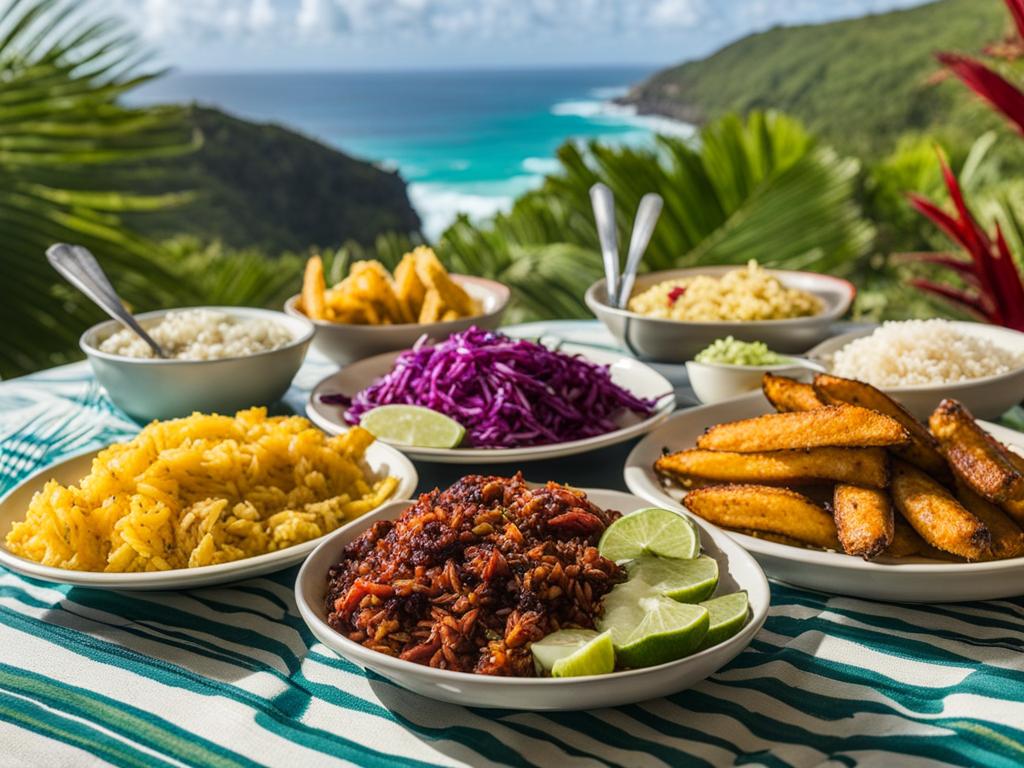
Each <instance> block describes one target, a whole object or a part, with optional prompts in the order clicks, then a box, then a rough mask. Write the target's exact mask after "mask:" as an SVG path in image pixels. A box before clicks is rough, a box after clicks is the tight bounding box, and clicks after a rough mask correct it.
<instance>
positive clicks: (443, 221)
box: [409, 174, 543, 240]
mask: <svg viewBox="0 0 1024 768" xmlns="http://www.w3.org/2000/svg"><path fill="white" fill-rule="evenodd" d="M542 180H543V177H542V176H538V175H534V174H530V175H521V176H513V177H511V178H509V179H506V180H503V181H500V182H481V183H476V184H444V183H442V182H413V183H412V184H410V185H409V202H411V203H412V206H413V208H415V209H416V212H417V213H418V214H419V216H420V221H421V230H422V231H423V234H424V235H425V236H426V237H427V238H428V239H429V240H435V239H437V238H438V237H439V236H440V235H441V233H442V232H444V230H445V229H446V228H447V227H448V225H449V224H451V223H452V222H453V221H455V217H456V216H457V215H458V214H460V213H464V214H466V215H467V216H469V218H470V220H472V221H475V222H478V221H482V220H484V219H488V218H490V217H491V216H494V214H496V213H501V212H503V211H508V210H509V209H510V208H511V207H512V203H513V202H515V199H516V198H517V197H518V196H519V195H521V194H522V193H523V192H525V191H526V190H528V189H531V188H532V187H535V186H537V185H538V184H539V183H540V182H541V181H542Z"/></svg>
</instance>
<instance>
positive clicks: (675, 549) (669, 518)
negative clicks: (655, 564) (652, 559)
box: [598, 509, 700, 562]
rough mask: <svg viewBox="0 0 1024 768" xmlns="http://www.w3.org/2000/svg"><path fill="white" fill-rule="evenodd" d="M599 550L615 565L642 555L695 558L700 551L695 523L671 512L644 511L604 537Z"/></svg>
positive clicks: (627, 517) (617, 524) (615, 525)
mask: <svg viewBox="0 0 1024 768" xmlns="http://www.w3.org/2000/svg"><path fill="white" fill-rule="evenodd" d="M598 549H599V550H600V552H601V554H602V555H603V556H604V557H607V558H608V559H609V560H614V561H615V562H622V561H623V560H632V559H633V558H635V557H640V556H641V555H661V556H662V557H674V558H678V559H684V560H685V559H691V558H694V557H696V556H697V553H698V552H700V537H699V536H698V535H697V529H696V528H694V526H693V524H692V523H691V522H690V521H689V520H687V519H686V518H685V517H683V516H682V515H677V514H676V513H675V512H669V511H668V510H667V509H644V510H641V511H639V512H634V513H633V514H631V515H625V516H623V517H620V518H619V519H618V520H616V521H615V522H614V523H612V524H611V525H609V526H608V529H607V530H606V531H605V532H604V535H603V536H601V543H600V544H598Z"/></svg>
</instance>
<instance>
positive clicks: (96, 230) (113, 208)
mask: <svg viewBox="0 0 1024 768" xmlns="http://www.w3.org/2000/svg"><path fill="white" fill-rule="evenodd" d="M91 10H92V9H91V7H89V6H88V5H87V4H82V3H78V2H74V1H73V0H11V1H10V2H7V3H6V4H4V5H3V6H2V7H0V77H2V78H3V88H2V89H0V270H2V271H3V274H4V275H5V276H9V279H8V280H5V281H4V282H3V285H2V286H0V324H2V325H3V327H4V328H7V329H16V332H9V333H5V334H4V338H3V341H2V343H0V373H2V374H3V375H5V376H7V375H11V374H16V373H19V372H22V371H25V370H31V369H33V368H36V367H39V366H40V365H45V364H52V363H54V362H61V361H63V359H65V358H66V356H67V354H68V350H73V349H75V347H76V342H77V337H78V334H79V333H80V331H81V329H82V328H83V327H84V326H85V325H87V324H88V323H89V322H92V321H94V320H95V319H97V318H98V317H99V313H98V311H97V310H95V309H94V308H93V307H92V306H91V305H90V304H88V302H87V301H86V300H84V299H82V298H81V297H79V296H78V295H77V294H75V293H74V292H73V291H71V290H69V289H68V288H67V287H66V286H64V285H62V284H61V283H60V282H59V281H58V280H57V279H56V278H55V275H54V273H53V271H52V270H51V269H50V267H49V265H48V264H47V263H46V260H45V258H44V256H43V254H44V251H45V249H46V247H47V246H49V245H50V244H51V243H53V242H55V241H61V240H64V241H72V242H76V243H81V244H82V245H85V246H86V247H87V248H89V249H90V250H92V251H93V252H94V253H95V254H96V255H97V257H98V258H100V260H101V261H102V262H103V264H104V266H105V267H106V268H107V269H108V270H109V271H110V273H111V275H112V278H113V280H114V282H115V283H116V285H117V286H118V289H119V291H121V292H122V294H123V295H124V297H125V298H126V300H127V301H129V302H130V303H132V304H135V305H136V306H139V307H146V308H149V307H154V306H164V305H167V304H170V303H178V304H182V303H190V302H192V301H194V299H195V296H196V291H195V288H193V287H192V284H191V283H190V282H188V281H186V280H182V279H181V276H180V274H179V273H178V272H177V270H176V269H175V268H174V267H173V265H171V263H170V260H169V259H167V258H166V255H165V254H163V253H162V252H161V251H160V249H159V248H158V247H156V246H155V245H153V244H152V243H150V242H148V241H146V240H145V239H144V238H141V237H138V236H136V235H134V234H132V233H131V232H130V231H128V230H126V229H125V227H124V226H123V225H122V224H121V222H120V220H119V218H118V214H120V213H124V212H129V211H148V210H155V209H158V208H161V207H165V206H167V205H172V204H176V203H178V202H181V201H182V199H183V196H182V195H178V194H168V195H158V196H144V195H139V194H135V193H134V192H133V191H132V189H131V186H130V184H129V183H128V182H127V176H126V175H125V174H124V173H123V171H124V164H126V163H129V162H132V161H135V160H139V159H143V158H153V157H166V156H170V155H174V154H178V153H181V152H185V151H189V150H191V149H192V148H193V147H194V146H195V143H194V141H193V139H192V136H191V131H190V130H189V128H188V127H187V124H186V123H185V121H184V113H183V112H181V111H180V110H177V109H168V108H158V109H130V108H127V107H125V106H123V105H122V104H120V102H119V101H118V100H119V98H120V97H121V96H123V95H124V94H125V93H126V92H127V91H128V90H130V89H131V88H134V87H136V86H137V85H139V84H140V83H143V82H146V81H147V80H149V79H150V78H152V77H154V76H155V74H153V73H139V72H137V71H136V62H137V61H138V60H139V56H140V51H139V50H138V48H137V46H136V44H135V40H134V38H133V37H132V36H131V35H130V34H127V33H126V32H125V30H124V28H123V27H121V25H119V24H118V23H116V22H113V21H110V20H100V21H94V20H90V19H89V14H90V13H91Z"/></svg>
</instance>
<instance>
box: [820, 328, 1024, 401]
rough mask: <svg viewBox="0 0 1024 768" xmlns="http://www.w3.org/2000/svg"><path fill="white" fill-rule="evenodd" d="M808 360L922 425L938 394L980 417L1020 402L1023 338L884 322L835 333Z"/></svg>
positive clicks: (996, 331) (998, 331)
mask: <svg viewBox="0 0 1024 768" xmlns="http://www.w3.org/2000/svg"><path fill="white" fill-rule="evenodd" d="M808 356H809V357H813V358H817V359H818V360H820V361H821V362H822V363H823V364H824V365H825V366H826V367H827V368H828V369H829V371H830V372H831V373H834V374H835V375H836V376H842V377H844V378H849V379H860V380H861V381H866V382H868V383H869V384H872V385H874V386H876V387H878V388H879V389H881V390H883V391H884V392H886V393H888V394H889V395H890V396H892V397H893V398H894V399H896V400H898V401H899V402H900V403H902V404H903V406H904V407H905V408H907V410H909V411H910V412H911V413H913V414H914V415H915V416H917V417H918V418H920V419H924V420H927V418H928V416H929V415H930V414H931V412H932V411H933V410H934V409H935V406H936V405H937V404H938V402H939V401H940V400H942V399H943V398H945V397H952V398H955V399H956V400H959V401H960V402H962V403H963V404H964V405H965V406H967V408H968V409H969V410H970V411H971V413H973V414H974V415H975V416H977V417H979V418H982V419H997V418H999V417H1000V416H1002V415H1003V414H1004V413H1006V411H1007V410H1009V409H1010V408H1012V407H1013V406H1014V405H1017V404H1018V403H1020V402H1021V401H1022V400H1024V333H1020V332H1019V331H1014V330H1011V329H1009V328H1003V327H1001V326H997V325H987V324H985V323H970V322H959V321H952V320H903V321H891V322H887V323H884V324H882V325H881V326H876V327H874V328H862V329H859V330H856V331H851V332H850V333H846V334H843V335H842V336H836V337H835V338H832V339H829V340H828V341H825V342H823V343H821V344H819V345H818V346H816V347H815V348H814V349H812V350H811V351H810V352H809V353H808Z"/></svg>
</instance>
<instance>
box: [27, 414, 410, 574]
mask: <svg viewBox="0 0 1024 768" xmlns="http://www.w3.org/2000/svg"><path fill="white" fill-rule="evenodd" d="M373 439H374V438H373V435H371V434H370V433H369V432H367V431H366V430H363V429H360V428H358V427H356V428H354V429H351V430H349V431H348V432H347V433H345V434H343V435H338V436H336V437H329V436H328V435H325V434H324V433H323V432H321V431H320V430H318V429H316V428H314V427H313V426H312V425H311V424H310V423H309V421H307V420H306V419H304V418H302V417H300V416H278V417H274V418H267V411H266V409H265V408H251V409H249V410H246V411H239V412H238V413H237V414H236V415H235V416H234V417H231V416H215V415H214V416H207V415H203V414H198V413H197V414H193V415H192V416H189V417H188V418H184V419H174V420H171V421H155V422H153V423H152V424H150V425H149V426H147V427H146V428H145V429H143V430H142V431H141V432H140V433H139V434H138V435H137V436H136V437H135V438H134V439H133V440H131V441H129V442H127V443H117V444H115V445H112V446H110V447H109V448H106V449H105V450H103V451H101V452H100V453H99V455H98V456H97V457H96V458H95V459H94V460H93V463H92V470H91V471H90V472H89V474H88V475H87V476H86V477H84V478H82V480H81V481H80V482H79V483H78V485H72V486H68V487H65V486H62V485H60V484H59V483H58V482H56V481H55V480H51V481H50V482H48V483H47V484H46V486H45V487H44V488H43V490H42V491H40V492H39V493H37V494H36V495H35V496H34V497H33V499H32V501H31V503H30V504H29V509H28V514H27V516H26V518H25V520H23V521H22V522H19V523H15V524H14V525H13V526H12V527H11V531H10V533H8V534H7V546H8V548H10V550H11V551H12V552H14V553H15V554H18V555H21V556H22V557H27V558H30V559H32V560H36V561H38V562H40V563H43V564H44V565H51V566H57V567H59V568H69V569H72V570H80V571H163V570H169V569H171V568H195V567H198V566H203V565H212V564H215V563H225V562H229V561H232V560H240V559H242V558H245V557H251V556H253V555H260V554H264V553H266V552H274V551H277V550H280V549H284V548H285V547H290V546H292V545H294V544H299V543H301V542H303V541H309V540H310V539H315V538H317V537H318V536H322V535H323V534H325V533H328V532H330V531H332V530H334V529H335V528H337V527H338V526H339V525H341V524H342V522H343V521H346V520H349V519H352V518H355V517H358V516H359V515H362V514H363V513H365V512H368V511H370V510H371V509H374V508H375V507H377V506H379V505H380V504H381V503H382V502H383V501H384V500H385V499H387V498H388V497H389V496H390V495H391V494H392V493H393V492H394V490H395V488H396V486H397V484H398V481H397V480H396V479H395V478H393V477H387V478H382V479H375V478H373V477H372V473H370V471H369V470H368V468H367V467H366V466H365V464H364V463H363V461H362V457H363V453H364V452H365V451H366V448H367V447H368V446H369V445H370V443H372V442H373Z"/></svg>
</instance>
